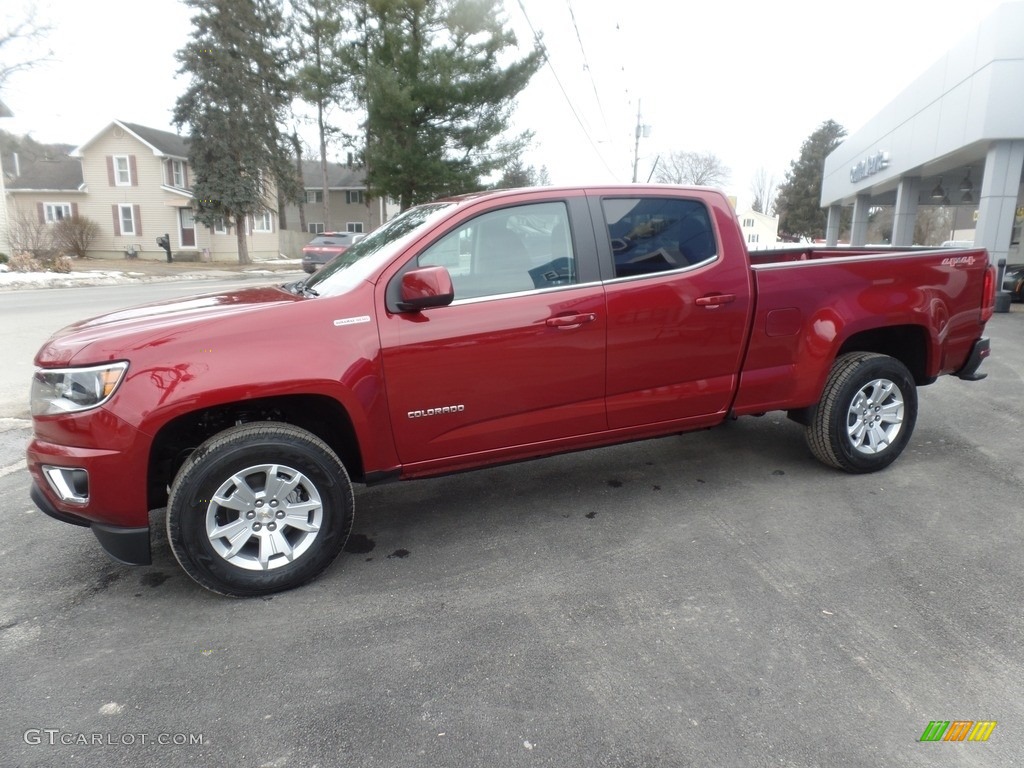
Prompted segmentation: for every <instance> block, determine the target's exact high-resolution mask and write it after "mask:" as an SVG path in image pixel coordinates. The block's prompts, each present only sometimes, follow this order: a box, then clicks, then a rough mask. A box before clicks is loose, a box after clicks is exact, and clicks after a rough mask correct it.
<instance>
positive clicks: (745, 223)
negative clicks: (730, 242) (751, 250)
mask: <svg viewBox="0 0 1024 768" xmlns="http://www.w3.org/2000/svg"><path fill="white" fill-rule="evenodd" d="M743 226H744V227H752V226H754V220H753V219H744V220H743Z"/></svg>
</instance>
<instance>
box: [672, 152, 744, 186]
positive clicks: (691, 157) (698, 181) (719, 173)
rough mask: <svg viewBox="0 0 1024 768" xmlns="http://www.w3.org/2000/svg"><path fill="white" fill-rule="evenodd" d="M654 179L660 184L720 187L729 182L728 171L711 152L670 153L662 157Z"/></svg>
mask: <svg viewBox="0 0 1024 768" xmlns="http://www.w3.org/2000/svg"><path fill="white" fill-rule="evenodd" d="M655 178H656V179H657V180H658V181H659V182H660V183H662V184H694V185H697V186H700V187H721V186H723V185H724V184H725V183H726V182H727V181H728V180H729V169H728V168H727V167H726V166H725V165H724V164H723V163H722V161H721V159H720V158H719V157H718V155H715V154H714V153H712V152H671V153H669V154H668V155H666V156H663V157H662V160H661V163H660V164H659V166H658V170H657V175H656V177H655Z"/></svg>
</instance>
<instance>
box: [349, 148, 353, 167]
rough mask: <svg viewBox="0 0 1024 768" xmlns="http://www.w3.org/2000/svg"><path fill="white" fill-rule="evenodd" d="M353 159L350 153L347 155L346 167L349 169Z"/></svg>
mask: <svg viewBox="0 0 1024 768" xmlns="http://www.w3.org/2000/svg"><path fill="white" fill-rule="evenodd" d="M353 159H354V158H353V157H352V153H351V152H349V153H348V167H349V168H351V167H352V161H353Z"/></svg>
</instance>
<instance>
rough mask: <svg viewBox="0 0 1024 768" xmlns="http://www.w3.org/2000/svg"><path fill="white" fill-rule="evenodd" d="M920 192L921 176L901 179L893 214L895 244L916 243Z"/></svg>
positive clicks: (893, 238)
mask: <svg viewBox="0 0 1024 768" xmlns="http://www.w3.org/2000/svg"><path fill="white" fill-rule="evenodd" d="M920 194H921V177H920V176H906V177H904V178H901V179H900V186H899V188H898V189H897V190H896V208H895V210H894V211H893V215H892V244H893V245H901V246H910V245H913V244H914V225H915V224H917V199H918V197H919V196H920Z"/></svg>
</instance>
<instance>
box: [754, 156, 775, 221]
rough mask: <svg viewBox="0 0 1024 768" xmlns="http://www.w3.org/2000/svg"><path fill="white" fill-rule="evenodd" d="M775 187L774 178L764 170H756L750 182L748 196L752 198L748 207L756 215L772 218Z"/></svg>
mask: <svg viewBox="0 0 1024 768" xmlns="http://www.w3.org/2000/svg"><path fill="white" fill-rule="evenodd" d="M775 187H776V184H775V177H774V176H771V175H769V173H768V171H766V170H765V169H764V168H758V169H757V172H756V173H755V174H754V178H753V179H752V180H751V182H750V194H751V195H752V196H753V198H754V202H752V203H751V204H750V207H751V208H753V209H754V210H755V211H757V212H758V213H763V214H765V215H768V216H774V215H775V211H774V208H775Z"/></svg>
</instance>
